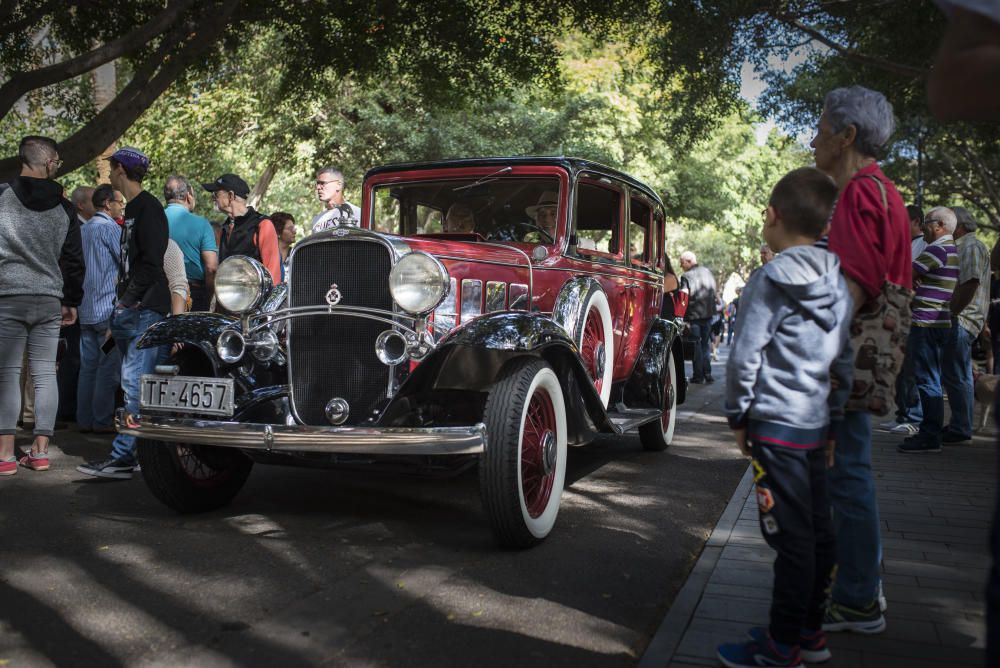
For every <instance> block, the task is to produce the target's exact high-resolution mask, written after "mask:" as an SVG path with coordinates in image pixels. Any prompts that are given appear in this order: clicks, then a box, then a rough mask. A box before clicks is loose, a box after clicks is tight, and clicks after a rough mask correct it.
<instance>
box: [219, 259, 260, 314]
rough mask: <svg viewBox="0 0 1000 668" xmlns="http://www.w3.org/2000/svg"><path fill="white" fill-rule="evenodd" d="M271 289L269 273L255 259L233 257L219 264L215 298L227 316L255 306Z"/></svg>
mask: <svg viewBox="0 0 1000 668" xmlns="http://www.w3.org/2000/svg"><path fill="white" fill-rule="evenodd" d="M270 290H271V274H270V273H268V271H267V269H265V268H264V265H262V264H261V263H260V262H258V261H257V260H254V259H253V258H250V257H247V256H246V255H234V256H233V257H230V258H226V259H225V260H224V261H223V262H222V264H220V265H219V270H218V272H216V274H215V298H216V299H217V300H218V302H219V305H220V306H222V308H224V309H226V310H227V311H229V312H230V313H243V312H245V311H249V310H250V309H252V308H254V307H256V306H259V305H260V302H261V301H262V300H263V299H264V297H265V296H266V295H267V293H268V292H270Z"/></svg>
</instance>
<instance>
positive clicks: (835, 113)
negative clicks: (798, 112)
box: [823, 86, 896, 158]
mask: <svg viewBox="0 0 1000 668" xmlns="http://www.w3.org/2000/svg"><path fill="white" fill-rule="evenodd" d="M823 110H824V111H825V112H826V118H827V120H829V121H830V125H832V126H833V131H834V132H841V131H842V130H843V129H844V128H846V127H849V126H851V125H853V126H854V127H855V128H856V129H857V135H856V136H855V138H854V148H856V149H857V150H858V152H859V153H861V154H862V155H865V156H868V157H873V158H874V157H876V156H877V155H878V154H879V152H880V151H881V150H882V148H883V147H884V146H885V144H886V142H887V141H889V137H891V136H892V133H893V131H894V130H895V129H896V121H895V118H894V117H893V114H892V104H890V103H889V100H887V99H885V95H882V93H879V92H878V91H874V90H870V89H868V88H865V87H863V86H851V87H850V88H837V89H835V90H832V91H830V92H829V93H827V94H826V99H825V100H824V101H823Z"/></svg>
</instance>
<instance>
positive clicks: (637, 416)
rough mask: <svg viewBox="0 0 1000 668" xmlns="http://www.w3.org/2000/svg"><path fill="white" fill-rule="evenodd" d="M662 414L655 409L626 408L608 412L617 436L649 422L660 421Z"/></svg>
mask: <svg viewBox="0 0 1000 668" xmlns="http://www.w3.org/2000/svg"><path fill="white" fill-rule="evenodd" d="M661 412H662V411H659V410H657V409H655V408H626V409H624V410H620V411H610V412H608V422H610V423H611V427H612V428H613V429H614V430H615V433H616V434H624V433H625V432H627V431H628V430H629V429H635V428H636V427H638V426H640V425H644V424H646V423H647V422H652V421H653V420H657V419H659V417H660V413H661Z"/></svg>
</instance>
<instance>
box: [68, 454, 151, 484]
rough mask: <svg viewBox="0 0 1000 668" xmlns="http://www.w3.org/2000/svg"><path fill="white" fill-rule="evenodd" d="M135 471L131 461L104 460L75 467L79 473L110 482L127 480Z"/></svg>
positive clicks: (133, 461) (133, 463) (133, 462)
mask: <svg viewBox="0 0 1000 668" xmlns="http://www.w3.org/2000/svg"><path fill="white" fill-rule="evenodd" d="M135 469H136V465H135V460H131V459H106V460H104V461H100V462H87V463H86V464H80V465H79V466H77V467H76V470H77V471H79V472H80V473H86V474H87V475H92V476H97V477H98V478H110V479H112V480H129V479H131V478H132V472H133V471H134V470H135Z"/></svg>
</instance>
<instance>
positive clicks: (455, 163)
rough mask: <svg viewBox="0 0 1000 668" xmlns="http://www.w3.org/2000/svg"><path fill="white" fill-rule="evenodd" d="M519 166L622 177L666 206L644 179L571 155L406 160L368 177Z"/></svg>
mask: <svg viewBox="0 0 1000 668" xmlns="http://www.w3.org/2000/svg"><path fill="white" fill-rule="evenodd" d="M508 165H510V166H519V165H554V166H557V167H563V168H565V169H566V170H567V171H569V173H570V175H571V176H572V177H574V178H575V177H576V175H577V174H578V173H580V172H594V173H598V174H602V175H604V176H610V177H612V178H615V179H618V180H620V181H623V182H624V183H627V184H628V185H629V186H631V187H633V188H638V189H639V190H642V191H643V192H644V193H646V195H648V196H649V197H651V198H653V200H654V201H655V202H657V203H658V204H660V205H661V206H662V205H663V201H662V200H661V199H660V196H659V195H657V194H656V193H655V192H654V191H653V189H652V188H650V187H649V186H647V185H646V184H645V183H643V182H642V181H639V180H637V179H635V178H633V177H631V176H629V175H628V174H626V173H625V172H620V171H618V170H617V169H613V168H611V167H608V166H607V165H602V164H601V163H599V162H594V161H593V160H584V159H583V158H569V157H565V156H522V157H516V158H460V159H456V160H435V161H433V162H404V163H396V164H390V165H383V166H381V167H375V168H373V169H369V170H368V172H367V173H366V174H365V180H367V179H368V177H370V176H375V175H377V174H386V173H388V172H401V171H408V170H418V169H441V168H444V169H447V168H449V167H496V168H497V169H500V168H501V167H506V166H508Z"/></svg>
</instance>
